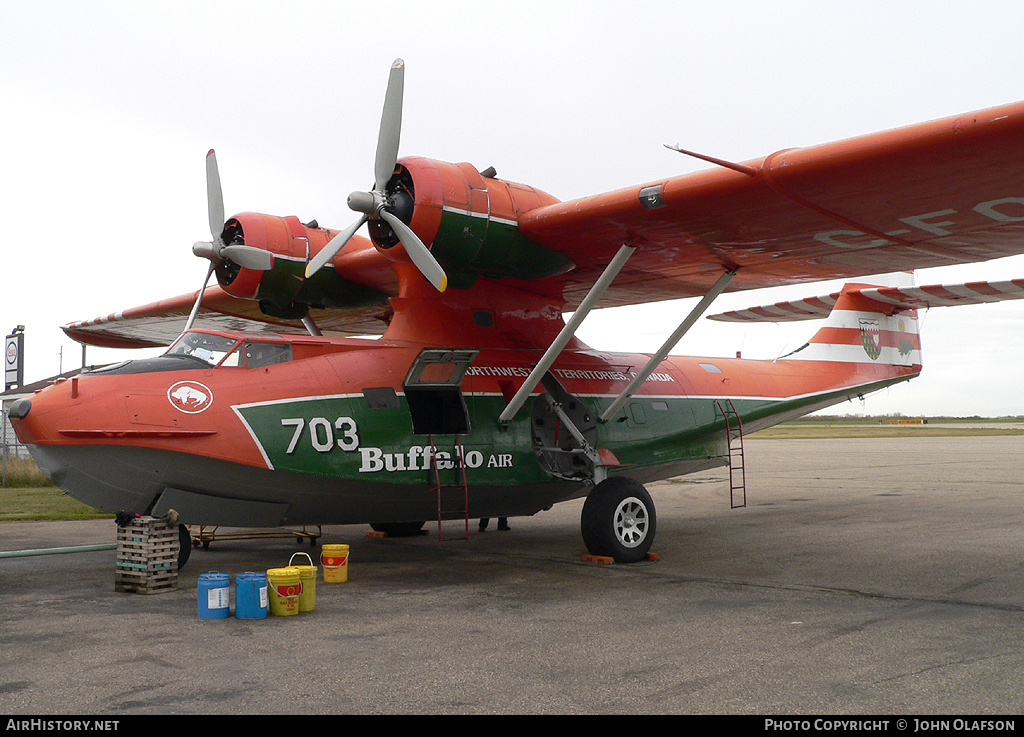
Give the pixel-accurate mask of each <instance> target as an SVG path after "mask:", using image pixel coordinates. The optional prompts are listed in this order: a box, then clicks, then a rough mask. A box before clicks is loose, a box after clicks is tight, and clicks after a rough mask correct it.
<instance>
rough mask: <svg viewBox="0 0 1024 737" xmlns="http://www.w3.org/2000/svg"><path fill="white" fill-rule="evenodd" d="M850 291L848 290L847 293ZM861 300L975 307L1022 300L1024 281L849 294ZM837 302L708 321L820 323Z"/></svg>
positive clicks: (907, 306) (896, 307) (896, 308)
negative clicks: (861, 298)
mask: <svg viewBox="0 0 1024 737" xmlns="http://www.w3.org/2000/svg"><path fill="white" fill-rule="evenodd" d="M848 291H850V290H848ZM853 291H856V292H858V293H859V294H860V295H861V296H862V297H864V298H866V299H869V300H871V301H873V302H878V303H879V304H882V305H887V306H888V307H889V308H891V314H896V313H898V312H904V311H907V310H914V309H924V308H927V307H951V306H953V305H977V304H983V303H985V302H1001V301H1003V300H1007V299H1024V279H1011V280H1010V281H994V282H986V281H980V282H969V283H967V284H936V285H933V286H929V287H868V286H865V287H864V288H863V289H859V290H853ZM838 298H839V292H833V293H832V294H828V295H825V296H823V297H811V298H809V299H799V300H793V301H790V302H776V303H775V304H773V305H764V306H762V307H751V308H749V309H746V310H733V311H731V312H723V313H721V314H718V315H711V316H709V317H708V319H709V320H718V321H720V322H792V321H795V320H820V319H822V318H824V317H828V314H829V313H830V312H831V311H832V307H833V306H834V305H835V303H836V300H837V299H838Z"/></svg>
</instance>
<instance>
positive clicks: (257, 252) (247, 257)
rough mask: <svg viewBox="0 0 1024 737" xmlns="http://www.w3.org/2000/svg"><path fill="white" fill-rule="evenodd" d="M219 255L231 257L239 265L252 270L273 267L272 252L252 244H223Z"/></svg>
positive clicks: (264, 269) (266, 269)
mask: <svg viewBox="0 0 1024 737" xmlns="http://www.w3.org/2000/svg"><path fill="white" fill-rule="evenodd" d="M220 255H221V256H223V257H224V258H228V259H231V260H232V261H234V262H235V263H236V264H238V265H239V266H244V267H245V268H247V269H253V270H254V271H270V270H271V269H272V268H274V254H272V253H270V252H269V251H264V250H263V249H262V248H254V247H253V246H241V245H239V246H224V248H222V249H220Z"/></svg>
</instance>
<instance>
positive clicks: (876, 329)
mask: <svg viewBox="0 0 1024 737" xmlns="http://www.w3.org/2000/svg"><path fill="white" fill-rule="evenodd" d="M892 312H893V307H892V305H890V304H885V303H884V302H879V301H877V300H875V299H871V298H869V297H868V296H867V295H866V294H864V288H863V286H859V285H857V286H855V285H849V286H847V287H844V288H843V290H842V291H841V292H840V293H839V294H838V295H837V298H836V302H835V305H834V306H833V307H832V311H831V312H829V315H828V318H826V320H825V324H824V325H823V326H822V327H821V329H820V330H818V332H817V333H815V334H814V337H813V338H811V340H810V341H809V342H808V344H807V345H806V346H804V347H803V348H801V349H800V350H799V351H797V352H796V353H794V354H790V355H789V356H787V358H793V359H798V360H801V361H832V362H835V363H863V364H872V365H877V366H920V365H921V337H920V335H919V334H918V324H917V310H913V309H912V310H908V311H903V312H898V313H896V314H891V313H892Z"/></svg>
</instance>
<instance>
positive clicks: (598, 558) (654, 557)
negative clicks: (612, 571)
mask: <svg viewBox="0 0 1024 737" xmlns="http://www.w3.org/2000/svg"><path fill="white" fill-rule="evenodd" d="M644 560H646V561H648V562H650V563H656V562H657V561H659V560H661V556H660V555H658V554H657V553H647V554H646V555H645V556H644ZM583 562H584V563H600V564H602V565H606V566H607V565H611V564H612V563H614V562H615V559H614V558H612V557H611V556H609V555H590V554H589V553H587V554H586V555H584V556H583Z"/></svg>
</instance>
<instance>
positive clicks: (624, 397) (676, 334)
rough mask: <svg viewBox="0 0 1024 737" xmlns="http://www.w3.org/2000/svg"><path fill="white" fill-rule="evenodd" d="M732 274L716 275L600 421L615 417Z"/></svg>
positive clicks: (729, 272) (720, 291)
mask: <svg viewBox="0 0 1024 737" xmlns="http://www.w3.org/2000/svg"><path fill="white" fill-rule="evenodd" d="M734 276H736V272H735V271H734V270H731V269H730V270H729V271H726V272H725V273H724V274H722V275H721V276H720V277H718V281H716V282H715V283H714V285H713V286H712V287H711V289H709V290H708V293H707V294H705V295H704V296H703V297H702V298H701V300H700V302H698V303H697V304H696V305H695V306H694V308H693V309H692V310H690V314H689V315H687V316H686V318H685V319H684V320H683V321H682V322H681V323H679V327H677V328H676V329H675V330H674V331H673V332H672V335H670V336H669V337H668V339H667V340H666V341H665V342H664V343H663V344H662V346H661V348H659V349H658V352H657V353H655V354H654V355H653V356H651V358H650V360H649V361H648V362H647V364H646V365H645V366H644V367H643V369H641V370H640V371H639V372H638V373H637V375H636V376H634V377H633V379H632V381H630V382H629V384H628V385H627V386H626V388H625V389H623V390H622V393H621V394H619V396H617V397H616V398H615V401H613V402H612V403H611V404H610V405H608V409H606V410H605V411H604V413H603V414H602V415H601V417H600V421H601V422H608V420H610V419H611V418H613V417H615V415H616V414H617V413H618V411H619V410H620V409H621V408H622V405H623V404H625V403H626V402H627V401H628V400H629V398H630V397H632V396H633V394H634V393H635V392H636V390H637V389H638V388H640V385H641V384H643V383H644V382H645V381H647V378H648V377H649V376H650V375H651V374H652V373H654V370H655V369H656V368H658V366H659V365H660V364H661V362H662V361H664V360H665V356H667V355H668V352H669V351H671V350H672V349H673V348H675V346H676V344H677V343H678V342H679V341H680V340H682V337H683V336H684V335H685V334H686V333H687V332H688V331H689V330H690V328H692V327H693V324H694V323H695V322H697V320H698V319H700V317H701V315H703V314H704V313H705V312H707V311H708V308H709V307H711V303H712V302H714V301H715V300H716V299H717V298H718V295H720V294H721V293H722V292H724V291H725V288H726V287H727V286H729V282H730V281H732V278H733V277H734Z"/></svg>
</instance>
